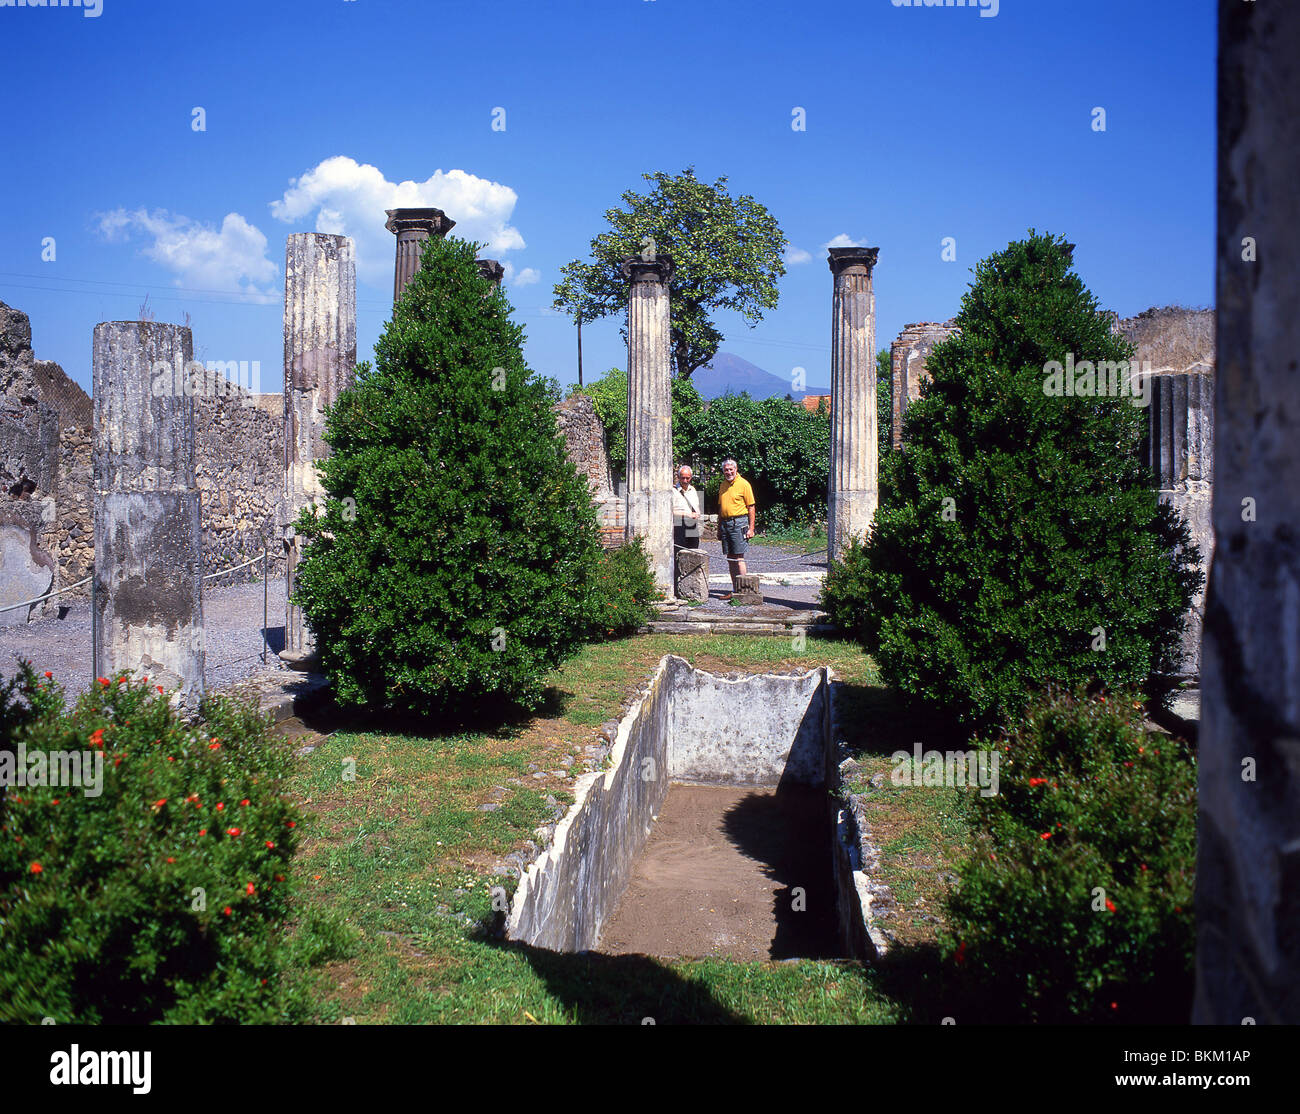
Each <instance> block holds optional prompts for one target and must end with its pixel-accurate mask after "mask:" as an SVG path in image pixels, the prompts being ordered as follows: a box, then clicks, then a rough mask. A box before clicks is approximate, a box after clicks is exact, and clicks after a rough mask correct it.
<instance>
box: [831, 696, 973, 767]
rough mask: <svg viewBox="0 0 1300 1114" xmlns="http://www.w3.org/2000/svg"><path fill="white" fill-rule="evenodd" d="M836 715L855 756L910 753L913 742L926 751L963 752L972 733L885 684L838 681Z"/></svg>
mask: <svg viewBox="0 0 1300 1114" xmlns="http://www.w3.org/2000/svg"><path fill="white" fill-rule="evenodd" d="M836 685H837V687H836V692H835V705H836V714H837V717H838V719H839V722H840V724H841V725H842V727H843V730H844V741H845V743H847V744H848V747H849V751H850V753H851V754H852V755H853V756H854V757H859V756H861V755H864V754H876V755H879V754H892V753H893V752H894V751H896V750H909V749H910V748H911V746H912V744H913V743H918V742H919V743H921V745H922V746H923V747H925V748H926V749H936V750H946V749H950V748H955V749H964V748H965V747H966V746H967V745H968V743H969V740H970V732H969V731H968V730H966V729H965V728H962V727H961V726H959V725H957V724H955V723H953V722H952V720H951V719H949V718H947V717H945V716H942V715H940V714H938V713H936V712H933V711H930V710H928V709H925V708H922V707H918V706H916V705H914V704H909V703H907V702H906V701H905V700H904V699H903V698H902V697H901V696H899V694H898V693H897V692H896V691H895V690H894V689H891V688H888V687H886V686H884V685H863V684H857V683H853V682H849V681H840V682H836Z"/></svg>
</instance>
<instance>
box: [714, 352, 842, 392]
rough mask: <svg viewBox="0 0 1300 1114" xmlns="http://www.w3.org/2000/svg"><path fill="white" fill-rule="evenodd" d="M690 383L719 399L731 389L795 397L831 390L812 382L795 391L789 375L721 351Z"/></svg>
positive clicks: (731, 390) (732, 390) (733, 390)
mask: <svg viewBox="0 0 1300 1114" xmlns="http://www.w3.org/2000/svg"><path fill="white" fill-rule="evenodd" d="M691 382H692V383H694V384H695V389H696V390H697V391H699V392H700V395H701V397H703V398H704V399H706V400H712V399H715V398H719V397H721V396H722V395H725V394H726V393H727V392H728V391H730V392H731V393H732V394H734V395H738V394H740V393H741V392H742V391H747V392H748V393H749V397H750V398H773V397H775V398H785V396H786V395H791V396H792V397H794V398H796V399H799V398H803V397H804V395H828V394H830V393H831V389H830V387H817V386H814V385H813V384H811V383H805V384H804V388H803V390H801V391H796V390H793V389H792V388H791V386H790V379H789V377H788V376H780V375H773V374H772V373H771V372H769V371H764V370H763V369H762V368H761V367H759V366H758V365H757V364H751V363H750V362H749V361H748V360H744V359H741V358H740V357H739V356H733V355H732V354H731V353H730V352H719V353H718V354H717V355H716V356H714V357H713V360H712V362H711V363H708V364H705V365H704V367H702V368H700V369H699V370H698V371H696V372H695V374H694V375H692V376H691Z"/></svg>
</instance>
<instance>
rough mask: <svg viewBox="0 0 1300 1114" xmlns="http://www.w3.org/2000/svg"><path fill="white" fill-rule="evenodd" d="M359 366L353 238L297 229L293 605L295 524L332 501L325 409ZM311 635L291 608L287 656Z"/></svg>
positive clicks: (288, 275) (289, 289)
mask: <svg viewBox="0 0 1300 1114" xmlns="http://www.w3.org/2000/svg"><path fill="white" fill-rule="evenodd" d="M356 362H357V273H356V252H355V249H354V247H353V243H352V241H351V240H350V239H348V238H347V237H346V236H332V235H328V234H326V233H324V232H297V233H294V234H293V235H291V236H290V237H289V238H288V241H287V242H286V245H285V251H284V474H285V485H284V508H283V512H284V513H283V520H282V526H283V529H284V549H285V589H286V600H287V599H288V598H289V597H290V596H292V595H293V589H294V573H295V571H296V569H297V565H298V561H299V558H300V557H301V553H300V551H299V548H298V542H297V539H296V538H295V536H294V533H293V526H292V524H293V522H295V521H296V520H297V518H298V514H299V512H301V511H302V509H303V507H306V506H309V505H310V504H311V503H313V502H315V501H316V500H317V499H320V498H322V497H323V496H324V491H323V490H322V488H321V486H320V480H319V479H318V478H317V475H316V461H318V460H320V459H322V458H323V457H326V456H328V455H329V446H328V445H327V444H326V443H325V437H324V434H325V408H326V407H327V406H331V405H333V403H334V402H335V400H336V399H337V398H338V397H339V395H340V394H341V393H342V392H343V390H344V388H346V387H347V386H349V385H350V384H351V382H352V374H353V371H354V370H355V368H356ZM312 649H313V646H312V639H311V632H310V631H309V630H307V629H306V627H305V626H304V624H303V616H302V609H301V608H299V607H294V606H293V605H292V604H289V603H286V605H285V620H284V650H283V651H282V652H281V654H280V657H281V659H282V660H283V661H286V662H289V663H292V664H303V663H305V662H306V661H307V660H308V659H309V657H310V655H311V652H312Z"/></svg>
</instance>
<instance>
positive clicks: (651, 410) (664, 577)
mask: <svg viewBox="0 0 1300 1114" xmlns="http://www.w3.org/2000/svg"><path fill="white" fill-rule="evenodd" d="M672 274H673V261H672V259H671V258H670V257H669V256H667V255H656V256H655V257H654V259H653V260H646V259H642V258H640V257H638V256H633V257H632V258H631V259H627V260H624V262H623V277H624V278H626V279H630V280H631V288H630V290H629V291H628V301H627V539H628V540H629V541H631V540H632V538H633V536H634V535H636V534H640V535H641V536H642V537H643V538H644V539H645V547H646V550H647V552H648V553H649V554H650V568H651V570H652V571H653V572H654V577H655V583H656V584H657V585H659V587H660V588H662V589H663V592H664V595H665V596H667V597H668V598H669V599H672V598H673V411H672V390H671V379H672V332H671V327H670V323H669V317H668V281H669V279H671V278H672Z"/></svg>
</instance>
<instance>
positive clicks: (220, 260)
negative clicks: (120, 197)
mask: <svg viewBox="0 0 1300 1114" xmlns="http://www.w3.org/2000/svg"><path fill="white" fill-rule="evenodd" d="M99 231H100V232H101V234H102V235H103V236H104V237H105V238H106V239H108V240H109V241H111V242H118V243H120V242H123V241H125V240H128V239H131V238H133V237H134V236H137V235H139V236H146V237H150V238H151V240H152V242H151V243H150V244H149V245H148V246H146V247H145V248H144V249H143V250H144V254H145V256H146V257H147V258H149V259H152V260H153V261H154V262H155V263H158V264H160V265H161V266H163V267H165V268H166V269H167V270H169V271H171V272H172V274H173V275H175V276H176V285H177V286H183V287H188V288H190V289H193V290H204V291H222V292H225V291H231V292H233V291H240V292H242V293H246V294H255V295H257V296H258V297H259V299H264V300H266V301H274V300H275V299H276V298H278V297H279V292H278V291H277V290H276V289H275V285H274V284H275V281H276V278H277V276H278V275H279V268H278V267H277V266H276V265H275V263H273V262H272V261H271V260H270V259H269V258H268V257H267V254H266V236H265V235H264V234H263V233H262V232H261V230H260V229H258V228H256V227H254V226H253V225H251V224H249V223H248V221H246V220H245V219H244V218H243V217H242V216H240V215H239V214H238V213H227V214H226V217H225V219H224V220H223V221H222V222H221V227H220V228H214V227H213V226H212V225H210V224H204V223H203V222H202V221H197V220H194V219H193V218H191V217H185V216H181V215H180V214H178V213H169V212H167V210H165V209H154V210H152V211H150V210H147V209H134V210H130V211H128V210H126V209H114V210H113V211H112V212H110V213H102V214H100V217H99Z"/></svg>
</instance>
